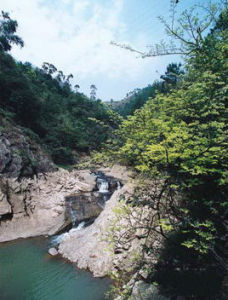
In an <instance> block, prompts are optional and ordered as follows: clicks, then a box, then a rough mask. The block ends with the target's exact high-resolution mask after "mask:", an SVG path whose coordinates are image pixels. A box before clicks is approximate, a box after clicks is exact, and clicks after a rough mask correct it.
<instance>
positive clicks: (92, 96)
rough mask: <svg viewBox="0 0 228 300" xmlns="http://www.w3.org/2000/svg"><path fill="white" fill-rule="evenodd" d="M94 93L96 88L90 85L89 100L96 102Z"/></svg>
mask: <svg viewBox="0 0 228 300" xmlns="http://www.w3.org/2000/svg"><path fill="white" fill-rule="evenodd" d="M96 91H97V87H96V86H95V85H94V84H91V86H90V99H91V100H96Z"/></svg>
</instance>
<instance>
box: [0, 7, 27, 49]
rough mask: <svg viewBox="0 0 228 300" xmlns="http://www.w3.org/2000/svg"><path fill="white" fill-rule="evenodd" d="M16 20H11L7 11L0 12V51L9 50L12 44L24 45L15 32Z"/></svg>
mask: <svg viewBox="0 0 228 300" xmlns="http://www.w3.org/2000/svg"><path fill="white" fill-rule="evenodd" d="M17 26H18V24H17V21H15V20H12V19H11V18H10V16H9V14H8V13H7V12H4V11H2V12H1V14H0V51H10V50H11V48H12V46H11V45H12V44H15V45H20V46H21V47H23V46H24V42H23V40H22V39H21V38H20V37H19V36H18V35H16V34H15V32H16V30H17Z"/></svg>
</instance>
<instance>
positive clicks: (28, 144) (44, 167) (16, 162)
mask: <svg viewBox="0 0 228 300" xmlns="http://www.w3.org/2000/svg"><path fill="white" fill-rule="evenodd" d="M57 169H58V168H57V167H56V166H55V165H54V163H53V162H52V161H51V159H50V157H49V156H48V155H47V153H45V151H44V150H43V149H42V148H41V146H40V145H39V144H38V143H36V142H35V141H34V139H31V138H30V137H28V136H27V135H26V134H25V133H24V132H23V131H22V129H20V128H19V127H15V126H14V127H9V128H8V129H6V128H5V130H4V132H1V131H0V176H1V177H8V178H22V177H32V176H33V175H34V174H39V173H47V172H54V171H56V170H57Z"/></svg>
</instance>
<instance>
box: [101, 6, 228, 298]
mask: <svg viewBox="0 0 228 300" xmlns="http://www.w3.org/2000/svg"><path fill="white" fill-rule="evenodd" d="M227 12H228V11H227V9H225V10H224V11H223V12H221V13H220V15H219V17H218V19H217V20H216V22H215V24H214V27H213V28H211V30H210V32H209V33H207V34H206V35H205V37H204V38H203V37H202V36H201V37H199V39H198V40H197V39H196V43H195V44H194V43H193V42H186V43H185V50H187V53H188V54H187V55H186V60H185V63H186V65H185V75H184V76H183V78H182V80H181V81H180V82H179V83H178V85H177V86H176V87H175V86H173V87H172V89H171V90H169V91H165V92H163V91H160V92H158V93H156V96H153V97H151V98H150V99H149V100H148V101H147V102H146V103H145V104H144V106H143V107H142V108H141V109H138V110H136V111H135V113H134V114H133V115H132V116H130V117H128V118H127V120H124V121H123V123H122V124H121V126H120V129H119V130H118V131H117V132H116V139H115V140H114V141H110V147H109V149H107V151H108V153H109V155H110V156H111V158H112V159H113V158H114V159H115V160H118V161H120V162H121V163H122V164H125V165H128V166H132V167H134V168H135V169H136V170H138V172H139V173H140V174H141V175H143V176H144V179H145V178H151V180H152V181H153V182H154V184H157V185H159V186H160V189H159V193H157V194H152V193H149V192H148V191H147V198H146V199H147V200H146V201H145V200H144V201H143V197H142V194H140V193H139V195H137V197H136V199H134V201H133V205H136V206H139V207H140V206H142V205H149V206H150V207H151V208H153V209H155V210H157V211H158V214H157V215H158V218H160V223H159V222H158V223H156V222H155V225H154V227H153V225H152V224H154V223H153V222H154V221H153V220H152V221H151V223H150V226H148V228H145V229H146V230H147V231H146V232H147V233H148V234H149V232H151V231H153V232H157V230H158V229H157V227H156V224H157V225H158V224H160V234H161V235H162V236H163V237H164V239H165V242H164V248H163V250H162V251H161V252H160V256H159V257H160V258H159V260H158V262H157V264H156V266H155V268H154V269H152V270H150V279H151V282H156V283H157V284H158V285H159V286H160V289H161V291H162V293H163V294H164V295H166V296H169V297H174V298H173V299H176V298H175V297H177V296H178V295H182V296H184V297H186V299H204V300H205V299H223V298H222V294H221V291H222V285H227V282H226V280H225V281H224V277H225V275H226V274H227V227H228V224H227V220H228V201H227V195H228V176H227V175H228V173H227V170H228V168H227V167H228V152H227V149H228V139H227V136H228V135H227V134H228V131H227V130H228V102H227V99H228V89H227V87H228V55H227V54H228V34H227V30H228V23H227V20H228V13H227ZM185 28H187V29H189V27H188V26H187V25H186V27H185ZM187 29H186V30H187ZM199 41H200V42H199ZM197 42H198V43H197ZM142 92H143V91H142ZM135 99H140V92H139V96H134V98H133V101H135ZM129 105H130V103H129ZM146 188H147V190H149V187H148V186H147V187H146ZM144 192H145V191H144ZM177 198H179V201H176V200H175V199H177ZM166 209H168V214H166V219H162V215H164V213H163V212H164V210H166ZM170 216H172V217H170ZM144 251H145V253H146V254H148V253H150V252H151V251H153V249H151V248H150V247H148V246H147V247H145V250H144ZM223 296H224V297H225V298H224V299H226V296H227V294H226V292H224V295H223Z"/></svg>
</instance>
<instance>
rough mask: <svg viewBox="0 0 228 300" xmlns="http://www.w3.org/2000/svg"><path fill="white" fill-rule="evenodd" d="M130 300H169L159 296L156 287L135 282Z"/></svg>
mask: <svg viewBox="0 0 228 300" xmlns="http://www.w3.org/2000/svg"><path fill="white" fill-rule="evenodd" d="M131 297H132V300H139V299H140V300H169V299H168V298H166V297H164V296H161V295H160V294H159V291H158V289H157V288H156V286H154V285H152V284H149V283H146V282H144V281H137V282H136V283H135V285H134V287H133V290H132V295H131Z"/></svg>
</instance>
